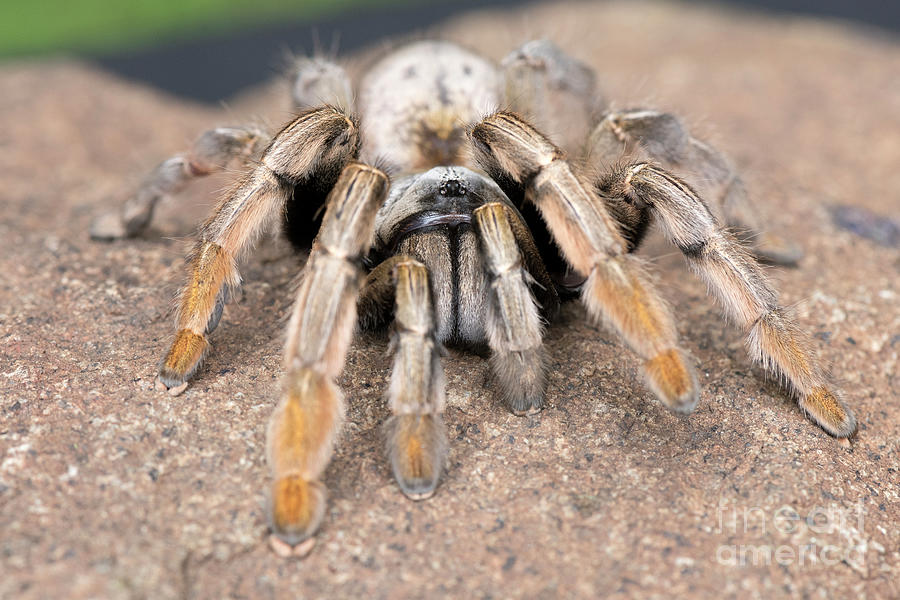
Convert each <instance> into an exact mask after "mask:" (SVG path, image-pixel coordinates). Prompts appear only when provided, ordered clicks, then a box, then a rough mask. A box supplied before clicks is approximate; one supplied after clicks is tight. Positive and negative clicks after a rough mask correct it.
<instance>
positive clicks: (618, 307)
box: [471, 112, 699, 412]
mask: <svg viewBox="0 0 900 600" xmlns="http://www.w3.org/2000/svg"><path fill="white" fill-rule="evenodd" d="M471 139H472V142H473V147H474V150H475V157H476V160H477V161H478V162H479V164H480V165H481V166H482V167H483V168H484V169H485V170H486V171H487V172H488V173H489V174H490V175H491V177H493V178H494V179H495V180H510V179H512V180H513V181H515V182H517V183H518V184H520V185H522V186H523V187H524V189H525V193H526V198H527V199H528V200H529V201H531V202H533V203H534V204H535V205H536V206H537V208H538V210H539V211H540V213H541V216H542V217H543V219H544V221H545V222H546V223H547V227H548V229H549V230H550V232H551V233H552V235H553V238H554V241H555V242H556V243H557V245H558V246H559V248H560V249H561V250H562V253H563V255H564V256H565V258H566V260H567V261H568V262H569V264H570V265H571V266H572V267H573V268H574V269H575V270H576V271H577V272H579V273H581V274H586V275H587V281H586V283H585V285H584V287H583V288H582V295H581V298H582V301H583V302H584V304H585V306H586V307H587V309H588V312H589V313H590V314H591V315H592V316H593V317H594V318H598V319H602V320H603V321H605V322H606V323H607V324H608V325H609V326H611V327H612V328H613V329H614V330H615V331H617V332H618V333H619V335H620V336H621V337H622V338H623V339H624V340H625V342H626V343H627V344H628V345H629V346H630V347H631V349H632V350H634V351H635V352H636V353H637V354H638V355H639V356H640V357H641V358H642V359H644V361H645V362H644V372H645V374H646V376H647V378H648V380H649V384H650V388H651V389H652V390H653V391H654V393H655V394H656V395H657V397H659V399H660V400H661V401H662V402H663V403H664V404H665V405H666V406H668V407H669V408H671V409H674V410H678V411H682V412H689V411H691V410H692V409H693V408H694V406H695V404H696V402H697V398H698V395H699V386H698V383H697V378H696V375H695V373H694V369H693V367H692V366H691V364H690V363H689V362H688V360H687V357H686V356H685V354H684V352H683V351H682V350H681V349H680V348H679V346H678V338H677V332H676V329H675V326H674V322H673V319H672V316H671V313H670V311H669V308H668V306H667V305H666V304H665V302H663V300H662V299H661V297H660V296H659V294H658V292H657V291H656V289H655V288H654V286H653V283H652V280H651V279H650V277H649V276H648V275H647V274H646V273H645V271H644V268H643V266H642V264H641V262H640V261H639V260H638V259H637V258H635V257H634V256H632V255H629V254H627V253H626V252H627V244H626V242H625V240H624V239H623V238H622V236H621V235H620V233H619V231H618V229H617V226H616V224H615V222H614V221H613V219H612V218H611V217H610V215H609V214H608V213H607V212H606V210H605V209H604V208H603V206H602V203H601V202H600V199H599V198H597V197H596V196H594V195H593V194H592V193H591V192H590V191H589V190H590V188H589V187H588V186H586V185H585V184H584V183H582V182H581V181H580V179H579V178H578V177H577V176H576V175H575V174H574V173H573V172H572V170H571V168H570V166H569V164H568V163H567V162H566V161H565V160H563V159H562V152H561V151H560V150H559V149H558V148H557V147H556V146H554V145H553V143H552V142H550V141H549V140H548V139H547V138H546V137H544V136H543V135H542V134H541V133H539V132H538V131H536V130H535V129H534V128H533V127H531V126H530V125H528V124H527V123H525V122H524V121H523V120H522V119H520V118H519V117H517V116H516V115H514V114H511V113H505V112H499V113H496V114H494V115H492V116H490V117H488V118H486V119H485V120H484V121H482V122H481V123H479V124H478V125H477V126H475V128H474V129H473V130H472V132H471Z"/></svg>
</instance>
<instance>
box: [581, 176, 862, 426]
mask: <svg viewBox="0 0 900 600" xmlns="http://www.w3.org/2000/svg"><path fill="white" fill-rule="evenodd" d="M597 187H598V190H599V191H600V193H601V194H602V195H604V196H608V197H620V198H625V199H626V200H628V201H630V202H632V203H634V204H636V205H639V206H646V207H649V210H650V211H652V212H653V214H655V215H656V216H657V217H658V219H659V221H660V223H661V225H662V228H663V231H664V232H665V234H666V236H667V237H668V238H669V240H670V241H671V242H672V243H673V244H675V245H676V246H678V248H679V249H680V250H681V251H682V252H683V253H684V255H685V257H686V258H687V260H688V263H689V264H690V265H691V267H692V268H693V270H694V271H696V272H697V273H698V274H699V275H700V276H701V277H702V278H703V279H704V280H705V281H706V282H707V284H708V285H709V288H710V289H711V290H712V291H713V293H714V294H715V295H716V297H717V298H718V300H719V302H720V303H721V304H722V306H723V308H724V309H725V312H726V314H727V315H728V316H729V317H730V318H731V319H732V320H733V321H734V322H735V323H736V324H737V325H738V327H740V328H742V329H744V330H746V331H747V346H748V349H749V352H750V355H751V357H752V358H753V359H754V360H755V361H756V362H759V363H761V364H762V365H763V366H764V367H765V368H766V370H768V371H769V372H771V373H774V374H777V375H780V376H781V377H783V379H784V380H785V381H786V382H787V384H788V385H789V387H790V388H791V389H792V390H793V391H794V393H796V395H797V397H798V401H799V404H800V408H801V409H802V410H803V411H804V413H805V414H807V415H808V416H809V417H810V418H811V419H812V420H813V421H814V422H815V423H816V424H818V425H819V426H820V427H822V429H824V430H825V431H827V432H828V433H830V434H831V435H833V436H835V437H840V438H844V437H850V436H851V435H853V433H854V432H855V431H856V419H855V417H854V416H853V413H852V412H851V411H850V410H849V409H848V408H847V407H846V406H845V405H844V402H843V400H842V395H841V392H840V390H838V389H837V388H835V387H834V385H833V383H832V382H831V381H830V379H829V377H828V375H827V374H826V370H825V369H824V368H823V366H822V365H821V364H820V362H819V359H818V358H817V357H816V354H815V351H814V349H813V344H812V340H811V339H810V338H809V336H808V335H806V333H804V332H803V331H802V330H801V329H800V328H799V327H798V326H797V325H796V323H794V321H793V320H792V319H791V317H790V316H789V315H788V313H787V310H786V309H785V308H784V307H782V306H780V305H779V304H778V298H777V295H776V293H775V290H774V289H773V288H772V286H771V284H770V283H769V281H768V279H767V278H766V276H765V273H763V270H762V268H761V267H760V266H759V264H758V263H757V262H756V260H754V259H753V257H752V256H751V255H750V254H749V252H748V251H747V250H746V249H745V248H744V247H743V246H741V244H740V243H739V242H738V241H737V240H736V239H735V238H734V237H733V236H731V235H730V234H729V233H728V232H726V231H725V230H723V229H722V227H721V226H720V225H719V223H718V222H717V221H716V218H715V217H714V216H713V214H712V213H711V212H710V210H709V208H708V207H707V206H706V204H704V202H703V201H702V200H701V199H700V198H699V197H698V196H697V194H696V193H695V192H694V190H693V189H692V188H691V187H690V186H688V185H687V184H686V183H684V182H683V181H681V180H679V179H678V178H677V177H675V176H674V175H672V174H671V173H669V172H667V171H665V170H664V169H662V168H660V167H657V166H655V165H653V164H649V163H637V164H633V165H629V166H626V167H624V168H621V169H618V170H616V171H614V172H612V173H611V174H609V175H608V176H607V177H606V178H604V179H603V180H602V181H601V182H600V183H599V184H598V186H597Z"/></svg>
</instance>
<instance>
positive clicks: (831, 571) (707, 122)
mask: <svg viewBox="0 0 900 600" xmlns="http://www.w3.org/2000/svg"><path fill="white" fill-rule="evenodd" d="M439 33H440V34H441V35H444V36H446V37H448V38H450V39H455V40H459V41H462V42H465V43H467V44H469V45H471V46H473V47H479V48H482V49H483V50H484V52H485V53H486V54H487V55H489V56H491V57H494V58H500V57H501V56H502V55H503V54H504V53H505V52H506V51H507V50H508V49H510V48H512V47H514V46H515V45H517V44H518V43H520V42H521V41H523V40H525V39H527V38H530V37H537V36H548V37H551V38H553V39H555V40H557V41H558V42H559V43H560V45H562V46H563V47H564V48H565V49H566V50H568V51H570V52H571V53H573V54H575V55H576V56H578V57H580V58H581V59H583V60H584V61H586V62H587V63H589V64H591V65H593V66H594V67H596V68H597V70H598V72H599V74H600V79H601V81H602V83H603V87H604V90H605V92H606V94H607V96H608V97H610V98H613V99H614V103H615V106H618V107H630V106H635V105H653V106H656V107H659V108H662V109H665V110H669V111H673V112H677V113H679V114H681V115H683V116H684V117H685V118H686V119H687V120H688V121H689V122H690V123H692V124H693V126H694V129H695V130H696V131H699V132H700V134H701V136H702V137H705V138H707V139H710V140H712V141H713V142H714V143H715V144H717V145H719V146H720V147H722V148H723V149H725V150H726V151H727V152H729V153H730V154H731V156H732V157H733V159H734V160H735V162H736V163H737V164H738V165H739V166H740V167H741V169H742V171H743V173H744V175H745V179H746V180H747V182H748V185H749V187H750V189H751V191H752V193H753V195H754V196H755V198H756V201H757V203H758V204H759V205H760V207H761V208H762V209H763V210H764V211H765V212H766V213H767V214H769V215H770V216H771V217H772V223H773V226H774V227H775V228H776V229H777V230H778V231H780V232H782V233H783V232H788V231H790V232H791V235H792V236H793V237H794V239H796V240H797V241H798V242H799V243H800V244H802V246H803V247H804V248H805V250H806V253H807V256H806V258H805V259H804V260H803V261H802V262H801V264H800V266H799V268H797V269H790V270H781V271H778V272H777V273H776V277H777V279H778V281H779V284H780V290H781V292H782V299H783V302H784V303H785V304H789V305H795V306H796V309H797V312H798V314H799V320H800V322H801V323H802V325H803V327H805V328H806V329H807V330H808V331H810V332H811V333H812V334H814V335H815V337H816V339H817V343H818V345H819V349H820V351H821V353H822V354H823V355H824V357H825V358H826V359H827V360H829V361H831V362H832V363H833V364H834V366H835V369H834V370H835V372H836V374H837V376H838V377H839V378H840V381H841V382H842V385H843V387H844V389H845V390H846V392H847V396H848V399H849V402H850V403H851V405H852V406H853V408H854V409H855V411H856V414H857V415H858V417H859V421H860V432H859V435H858V437H857V438H856V440H854V442H853V444H852V446H851V447H849V448H848V447H844V446H842V445H840V444H837V443H835V441H834V440H833V439H831V438H829V437H828V436H827V435H826V434H824V433H823V432H822V431H820V430H819V429H817V428H816V427H815V426H813V425H812V424H811V423H810V422H808V421H806V420H805V419H804V418H803V416H802V415H801V414H800V411H799V410H798V408H797V407H796V405H795V403H794V402H793V401H792V400H791V399H790V398H789V397H788V395H787V394H786V393H785V392H784V391H783V390H782V389H781V388H780V387H779V386H778V385H776V384H775V383H773V382H769V381H767V380H766V378H765V376H764V374H763V372H762V371H761V370H760V369H759V368H757V367H754V366H752V365H751V363H750V361H749V359H748V358H747V356H746V354H745V352H744V348H743V342H742V338H741V334H740V333H739V332H737V331H735V330H734V329H733V328H729V327H726V326H724V324H723V320H722V319H721V317H720V312H719V310H718V308H717V307H716V306H715V305H714V304H713V303H712V301H711V300H710V299H709V298H708V297H707V296H706V294H705V290H704V287H703V285H702V284H701V283H700V282H699V281H698V280H697V279H696V278H694V277H692V276H689V275H688V273H687V270H686V268H685V266H684V264H683V261H682V259H681V258H680V257H679V256H678V255H677V252H676V251H674V250H673V249H672V248H670V247H667V246H666V245H665V244H664V243H662V242H661V241H659V240H658V239H655V240H654V241H653V242H652V243H650V244H649V245H648V247H647V248H645V249H644V250H642V252H643V254H644V255H646V256H653V257H655V258H653V263H654V266H655V268H656V271H657V272H658V273H659V277H660V287H661V289H662V290H664V293H665V294H666V296H667V297H668V298H669V299H670V300H671V302H672V305H673V307H674V310H675V313H676V314H677V315H678V317H679V331H680V334H681V337H682V340H683V343H684V346H685V347H686V348H687V349H688V350H689V351H690V352H691V353H692V354H693V356H694V358H695V359H696V362H697V365H698V368H699V372H700V377H701V380H702V384H703V394H702V398H701V402H700V405H699V407H698V409H697V410H696V412H695V413H694V414H692V415H690V416H680V415H676V414H673V413H670V412H667V411H666V410H665V409H663V408H662V407H661V406H660V405H659V404H658V403H657V402H656V401H654V400H653V398H652V397H651V396H650V394H649V393H648V392H647V391H646V389H645V388H644V386H643V384H642V383H641V381H640V375H639V371H638V361H637V360H636V359H635V358H634V357H633V356H632V355H631V354H630V353H629V352H627V351H626V350H625V349H624V347H623V346H622V345H621V344H620V343H619V342H618V341H617V340H616V339H615V337H614V336H613V335H612V334H611V333H609V332H607V331H605V330H603V329H602V328H600V327H597V326H594V325H592V324H589V323H588V322H587V321H586V319H585V313H584V310H583V309H582V308H581V307H579V306H577V305H570V306H568V307H567V308H566V309H565V310H564V311H563V314H562V316H561V319H560V320H559V322H557V323H555V324H554V325H553V326H552V327H551V328H550V329H549V331H548V334H547V347H548V350H549V354H550V356H551V357H552V373H551V374H550V389H549V393H548V403H549V406H548V407H547V409H546V410H544V411H543V413H541V414H540V415H538V416H536V417H529V418H517V417H514V416H512V415H510V414H509V413H508V412H507V411H506V410H505V409H504V408H502V407H501V406H500V404H499V402H498V401H497V399H496V398H495V397H494V395H493V392H492V388H491V385H490V380H489V373H488V368H487V364H486V363H485V362H484V361H483V360H482V359H480V358H478V357H474V356H467V355H462V354H457V353H450V355H449V356H448V358H447V359H446V360H445V368H446V371H447V379H448V395H449V397H448V408H447V412H446V421H447V425H448V428H449V432H450V439H451V449H450V460H449V467H448V469H447V473H446V476H445V478H444V481H443V483H442V485H441V486H440V487H439V488H438V491H437V494H436V495H435V496H434V498H432V499H431V500H428V501H426V502H421V503H412V502H410V501H408V500H407V499H406V498H404V497H403V496H402V495H401V494H400V493H399V491H398V490H397V487H396V485H395V484H394V483H393V481H392V479H391V475H390V470H389V467H388V465H387V463H386V461H385V459H384V455H383V451H382V441H381V437H380V423H381V422H383V420H384V419H385V417H386V414H387V409H386V407H385V404H384V402H383V400H382V392H383V389H384V386H385V379H386V377H387V373H388V369H389V365H390V361H389V358H388V356H387V354H386V350H387V346H386V343H385V342H384V341H383V340H379V339H364V340H361V341H359V342H358V343H356V344H354V346H353V348H352V350H351V353H350V357H349V362H348V364H347V368H346V370H345V373H344V375H343V377H342V378H341V382H340V383H341V385H342V386H343V387H344V389H345V390H347V394H348V400H349V402H348V405H349V412H348V419H347V425H346V427H345V429H344V432H343V435H342V438H341V443H340V446H339V448H338V450H337V452H336V454H335V456H334V459H333V460H332V462H331V465H330V466H329V468H328V470H327V471H326V474H325V483H326V485H327V486H328V488H329V490H330V501H329V509H328V511H327V513H326V518H325V523H324V527H323V530H322V531H321V534H320V535H319V538H318V543H317V546H316V548H315V549H314V551H313V552H312V554H311V555H310V556H309V557H308V558H306V559H305V560H303V561H284V560H280V559H278V558H277V557H275V556H274V555H273V554H272V553H271V552H270V551H269V550H268V548H267V546H266V544H265V534H266V523H265V518H264V515H263V510H262V508H263V505H264V501H265V500H264V493H263V489H264V484H265V482H266V481H267V470H266V466H265V460H264V434H265V426H266V422H267V418H268V415H269V413H270V411H271V410H272V407H273V399H274V398H275V397H276V389H277V381H278V376H279V369H280V350H281V343H282V341H281V340H282V337H281V328H282V325H281V318H282V316H283V315H284V314H285V311H286V309H287V307H288V306H289V304H290V300H291V298H290V290H291V281H292V278H293V276H294V275H295V274H296V272H297V270H298V265H299V263H298V261H297V259H296V258H295V257H293V256H292V255H291V254H290V253H289V252H288V250H287V247H286V245H285V244H284V243H283V242H280V241H278V240H274V239H273V240H265V241H264V242H263V243H262V244H261V247H260V249H259V251H258V252H256V253H255V254H254V255H253V256H252V258H251V259H250V260H249V261H248V262H247V264H246V266H245V267H244V268H243V274H244V277H245V281H246V284H245V286H244V297H243V300H242V301H241V302H239V303H236V304H233V305H230V306H229V307H228V308H227V312H226V316H225V318H224V319H223V325H222V326H220V328H219V330H217V331H216V333H215V336H214V339H213V343H214V345H215V350H214V352H213V353H212V355H211V356H210V358H209V360H208V361H207V363H206V365H205V366H204V367H203V368H202V370H201V371H200V373H199V375H198V377H197V378H196V379H195V381H194V382H193V383H192V385H191V386H190V387H189V388H188V390H187V392H185V393H184V394H183V395H182V396H180V397H178V398H175V399H172V398H169V397H168V396H166V395H164V394H160V393H159V392H156V391H154V389H153V381H154V375H155V368H156V364H157V361H158V359H159V357H160V355H161V353H162V351H163V346H164V344H165V343H166V341H167V339H168V336H169V335H170V333H171V331H170V330H171V320H170V318H169V316H168V308H169V305H170V300H171V296H172V293H173V291H174V290H175V287H176V286H177V285H178V283H179V282H180V279H181V277H182V255H183V252H184V248H185V240H186V239H187V238H189V237H190V236H191V232H192V230H193V227H194V226H195V224H196V223H197V222H198V221H199V220H200V219H201V218H202V217H203V215H204V213H205V212H206V211H207V210H208V208H209V205H210V204H211V203H212V202H213V195H214V193H215V191H216V190H217V189H219V188H221V187H222V186H224V185H227V182H228V178H227V177H219V178H215V179H214V180H212V181H209V182H205V183H203V184H200V185H198V186H195V187H193V188H191V190H190V191H189V192H186V193H185V194H183V195H182V196H181V197H179V198H178V199H177V200H175V201H173V202H171V203H169V205H168V206H166V207H165V208H164V209H163V210H162V211H160V214H159V217H158V219H156V221H155V225H154V227H153V229H152V230H151V231H150V232H149V233H147V234H146V235H144V236H143V237H141V238H139V239H135V240H130V241H125V242H117V243H112V244H103V243H95V242H91V241H90V240H89V239H88V238H87V234H86V232H87V229H88V225H89V223H90V220H91V218H92V217H93V216H94V215H96V214H98V213H100V212H103V211H104V210H108V209H109V208H111V207H114V206H116V205H117V204H118V203H120V202H121V201H122V200H123V198H124V196H125V195H126V194H127V193H128V192H129V190H132V189H134V186H135V185H136V184H137V182H138V181H139V180H140V177H141V175H143V174H144V173H145V172H146V171H147V170H148V169H149V168H151V167H152V166H153V165H155V164H156V162H158V161H159V160H161V159H162V158H164V157H165V156H167V155H169V154H171V153H172V152H173V151H176V150H179V149H182V148H185V147H186V146H187V144H188V143H189V142H190V140H191V139H193V137H194V136H195V135H196V134H197V133H198V132H200V131H201V130H203V129H205V128H207V127H208V126H211V125H214V124H224V123H233V122H241V121H244V120H247V119H249V118H250V117H251V116H253V115H263V116H264V117H265V118H266V119H268V122H269V123H270V124H273V127H274V125H275V124H277V123H279V122H281V121H283V120H284V119H285V118H286V117H287V116H288V114H289V112H288V107H287V101H286V97H284V96H282V95H280V94H279V92H280V91H281V88H282V87H283V86H278V85H274V86H272V87H269V88H267V89H265V90H257V91H256V92H254V93H252V94H248V95H246V96H244V97H242V98H241V99H238V100H236V102H235V103H232V104H230V107H229V109H228V110H212V109H208V108H205V107H200V106H197V105H190V104H186V103H183V102H180V101H177V100H174V99H172V98H170V97H166V96H165V95H162V94H160V93H158V92H155V91H152V90H148V89H143V88H140V87H137V86H134V85H131V84H128V83H126V82H123V81H119V80H116V79H114V78H111V77H110V76H108V75H105V74H104V73H102V72H99V71H97V70H94V69H92V68H90V67H89V66H86V65H84V64H81V63H78V62H74V61H63V60H60V61H55V62H43V61H42V62H18V63H7V64H5V65H2V66H0V150H2V151H0V182H2V188H0V197H2V206H3V213H2V219H0V268H2V277H0V532H2V533H0V573H2V576H0V597H2V598H63V597H67V598H144V597H146V598H192V597H198V598H225V597H234V598H269V597H272V598H280V597H294V596H302V597H308V598H313V597H350V596H353V597H366V598H369V597H371V598H402V597H447V596H453V597H473V598H490V597H498V598H500V597H502V598H506V597H529V598H557V597H584V598H593V597H597V596H600V595H608V596H610V597H622V598H624V597H640V598H669V597H684V598H688V597H697V598H701V597H708V596H712V595H715V596H716V597H723V598H746V597H755V598H771V597H776V596H789V597H798V598H799V597H802V598H807V597H816V598H819V597H836V598H837V597H841V598H848V597H856V598H865V597H868V598H887V597H898V596H900V585H898V583H897V582H898V581H900V526H898V520H900V507H898V492H900V473H898V469H900V449H898V439H900V405H898V404H900V399H898V383H897V381H898V380H897V354H898V351H900V310H898V305H900V289H898V287H900V286H898V281H900V253H898V250H897V248H896V247H890V246H885V245H879V244H877V243H874V242H873V241H870V240H869V239H866V238H864V237H860V236H858V235H856V233H854V231H852V230H849V229H846V228H843V227H841V226H839V224H836V223H837V222H835V221H833V220H832V217H831V215H832V212H833V210H832V209H833V207H835V206H853V207H857V208H859V209H863V210H866V211H868V212H869V213H871V214H873V215H876V217H875V218H878V217H877V216H878V215H880V216H881V217H890V218H894V219H897V218H898V216H900V169H897V165H898V164H900V78H898V77H897V74H898V73H900V45H898V43H897V40H895V39H894V40H892V39H888V38H884V37H881V36H880V35H876V34H874V33H873V32H870V31H865V30H858V29H851V28H848V27H845V26H842V25H840V24H825V23H820V22H814V21H807V20H799V19H798V20H794V19H786V18H780V19H772V18H766V17H761V16H752V15H747V14H744V13H723V12H710V10H709V9H708V8H707V9H702V8H694V7H691V6H689V5H686V4H678V5H676V4H643V3H632V2H629V3H625V2H622V3H613V4H585V3H576V4H556V5H549V4H547V5H537V6H534V7H531V8H527V9H522V10H519V11H506V12H486V13H479V14H472V15H470V16H466V17H465V18H461V19H457V20H454V21H453V22H449V23H446V24H445V25H444V26H443V27H441V28H440V30H439Z"/></svg>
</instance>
